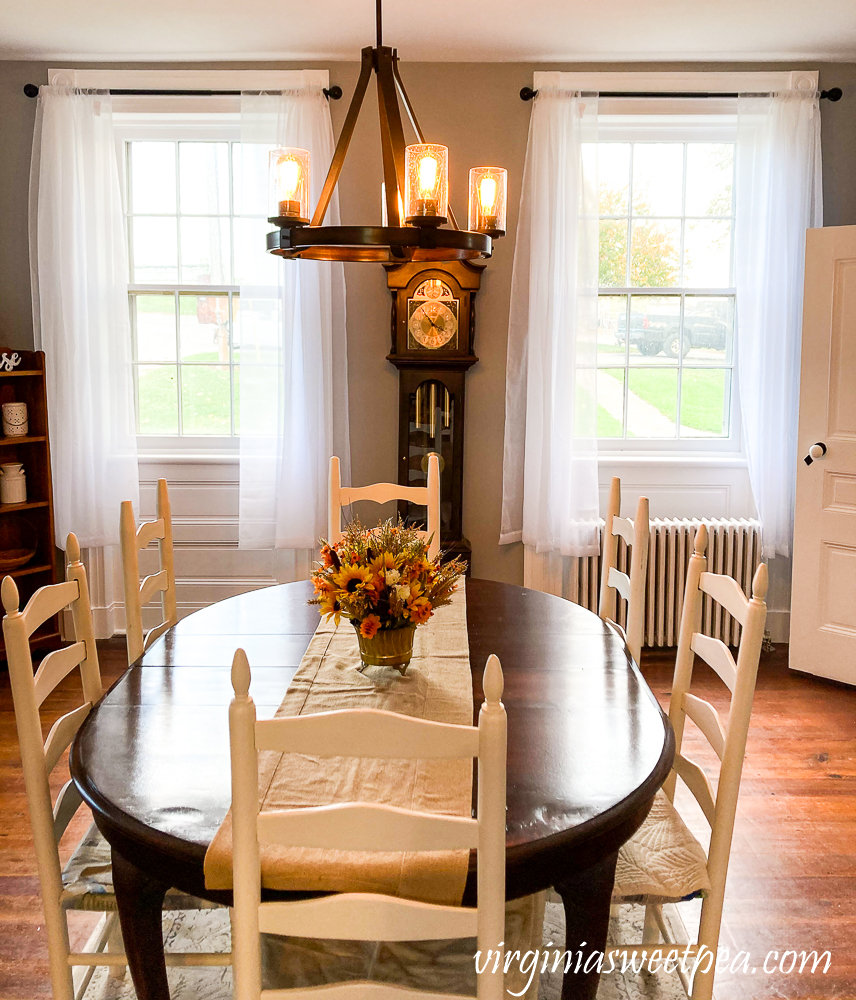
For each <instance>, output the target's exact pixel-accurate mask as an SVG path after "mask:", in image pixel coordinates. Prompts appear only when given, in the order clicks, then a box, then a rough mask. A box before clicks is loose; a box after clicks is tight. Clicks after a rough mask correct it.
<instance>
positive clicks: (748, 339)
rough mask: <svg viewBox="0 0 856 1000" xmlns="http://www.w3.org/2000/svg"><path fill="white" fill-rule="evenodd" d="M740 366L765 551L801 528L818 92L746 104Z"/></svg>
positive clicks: (785, 551) (817, 198)
mask: <svg viewBox="0 0 856 1000" xmlns="http://www.w3.org/2000/svg"><path fill="white" fill-rule="evenodd" d="M736 185H737V227H736V237H735V268H736V274H737V322H738V334H737V370H738V378H739V382H740V407H741V413H742V418H743V441H744V445H745V448H746V454H747V457H748V461H749V478H750V480H751V483H752V492H753V495H754V497H755V505H756V507H757V508H758V516H759V518H760V521H761V524H762V527H763V542H764V556H765V558H772V557H774V556H776V555H782V556H789V555H790V549H791V540H792V537H793V527H794V490H795V483H796V462H797V458H798V454H797V422H798V416H799V381H800V345H801V332H802V299H803V272H804V262H805V233H806V229H808V228H812V227H816V226H821V225H823V208H822V201H821V198H822V194H821V167H820V108H819V105H818V95H817V94H816V93H806V92H804V91H791V92H787V93H781V94H774V95H772V96H765V97H757V96H747V97H741V98H740V99H739V101H738V135H737V175H736Z"/></svg>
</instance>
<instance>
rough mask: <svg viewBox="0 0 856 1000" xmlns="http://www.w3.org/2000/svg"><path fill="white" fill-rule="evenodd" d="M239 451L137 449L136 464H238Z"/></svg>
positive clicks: (239, 458)
mask: <svg viewBox="0 0 856 1000" xmlns="http://www.w3.org/2000/svg"><path fill="white" fill-rule="evenodd" d="M240 460H241V457H240V453H239V452H238V451H237V450H235V451H221V450H213V449H212V450H211V451H143V450H142V449H139V450H138V451H137V464H138V465H238V464H239V463H240Z"/></svg>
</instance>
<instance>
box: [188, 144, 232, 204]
mask: <svg viewBox="0 0 856 1000" xmlns="http://www.w3.org/2000/svg"><path fill="white" fill-rule="evenodd" d="M178 170H179V174H178V176H179V184H180V187H179V196H180V204H181V213H182V215H228V214H229V143H228V142H180V143H179V144H178Z"/></svg>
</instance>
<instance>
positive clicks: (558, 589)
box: [525, 518, 761, 646]
mask: <svg viewBox="0 0 856 1000" xmlns="http://www.w3.org/2000/svg"><path fill="white" fill-rule="evenodd" d="M701 524H705V525H707V530H708V538H709V540H708V543H707V568H708V570H709V571H710V572H712V573H724V574H725V575H727V576H733V577H734V579H735V580H737V582H738V583H739V584H740V586H741V587H742V588H743V592H744V593H745V594H747V595H750V594H751V591H752V577H753V575H754V573H755V570H756V569H757V567H758V563H759V562H760V561H761V525H760V523H759V522H758V521H754V520H745V519H743V518H739V519H737V518H717V519H713V520H708V519H706V518H702V519H695V518H693V519H687V518H668V519H664V520H658V519H655V518H652V519H651V522H650V536H649V543H648V585H647V588H646V594H645V603H646V608H645V631H644V635H643V643H644V645H646V646H675V645H677V641H678V629H679V627H680V622H681V608H682V607H683V603H684V584H685V582H686V572H687V564H688V563H689V558H690V556H691V555H692V551H693V543H694V542H695V536H696V532H697V531H698V528H699V525H701ZM601 530H603V521H601ZM601 548H602V546H601ZM618 568H619V569H621V570H625V571H627V547H626V546H625V544H624V542H623V541H622V540H621V539H619V541H618ZM525 576H526V581H525V585H526V586H527V587H533V588H534V589H536V590H544V591H548V592H549V593H553V594H559V595H560V596H562V597H566V598H567V599H568V600H571V601H574V602H575V603H577V604H581V605H582V606H583V607H584V608H588V609H589V610H590V611H594V612H595V614H597V606H598V589H599V587H600V557H599V556H589V557H588V558H581V559H561V560H558V559H552V558H551V559H550V561H549V564H548V562H547V561H546V560H545V557H543V556H533V555H532V554H531V550H530V549H528V548H527V549H526V562H525ZM617 618H618V623H619V625H621V626H624V625H626V602H625V601H624V600H623V599H622V598H621V597H620V596H619V597H618V615H617ZM702 631H703V632H704V633H705V634H706V635H710V636H713V638H715V639H721V640H722V641H723V642H724V643H726V644H727V645H732V646H736V645H737V643H738V642H739V641H740V626H739V625H738V623H737V621H736V620H735V619H734V618H732V617H731V615H729V614H728V612H726V611H725V610H724V609H722V608H721V607H720V606H719V605H718V604H714V602H713V601H711V599H710V598H709V597H708V596H707V595H705V598H704V604H703V610H702Z"/></svg>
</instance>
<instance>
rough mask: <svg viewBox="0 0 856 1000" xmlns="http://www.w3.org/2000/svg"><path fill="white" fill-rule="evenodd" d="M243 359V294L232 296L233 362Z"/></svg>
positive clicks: (236, 362)
mask: <svg viewBox="0 0 856 1000" xmlns="http://www.w3.org/2000/svg"><path fill="white" fill-rule="evenodd" d="M240 360H241V296H240V295H238V294H237V293H236V294H234V295H233V296H232V364H235V365H237V364H238V362H239V361H240Z"/></svg>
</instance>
